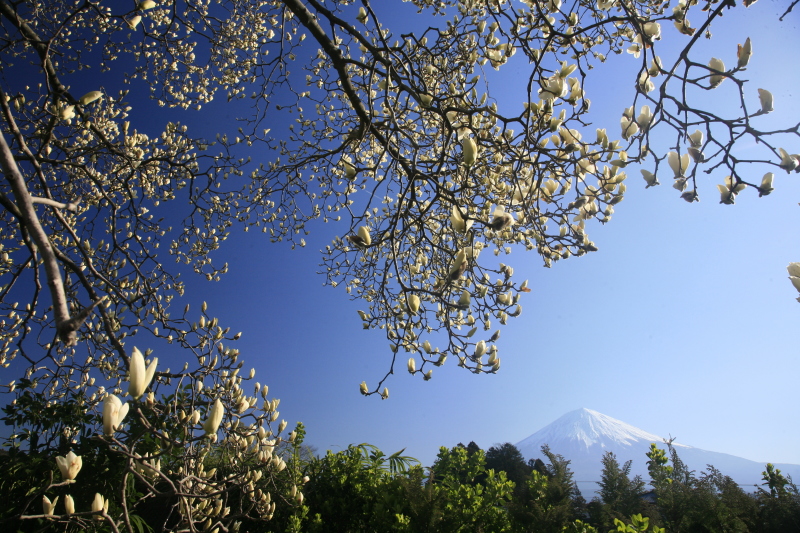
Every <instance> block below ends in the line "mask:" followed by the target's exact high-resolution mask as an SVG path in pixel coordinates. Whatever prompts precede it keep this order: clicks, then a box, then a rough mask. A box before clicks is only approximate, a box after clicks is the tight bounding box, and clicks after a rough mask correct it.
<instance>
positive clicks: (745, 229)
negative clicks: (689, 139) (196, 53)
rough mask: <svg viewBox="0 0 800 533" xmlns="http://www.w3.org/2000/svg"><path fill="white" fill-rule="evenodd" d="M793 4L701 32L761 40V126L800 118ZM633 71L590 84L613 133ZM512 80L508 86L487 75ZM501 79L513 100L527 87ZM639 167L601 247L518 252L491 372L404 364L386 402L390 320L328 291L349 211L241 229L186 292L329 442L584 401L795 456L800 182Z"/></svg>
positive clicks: (499, 424)
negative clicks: (211, 271) (656, 181)
mask: <svg viewBox="0 0 800 533" xmlns="http://www.w3.org/2000/svg"><path fill="white" fill-rule="evenodd" d="M387 4H388V3H387ZM781 5H782V4H779V3H777V2H771V1H768V0H762V2H759V3H758V4H756V5H755V6H753V7H752V8H750V9H749V10H744V9H742V8H738V9H736V10H734V11H733V12H731V13H729V14H727V15H726V16H725V17H724V19H723V20H722V21H721V23H720V24H717V26H716V27H715V28H714V39H713V40H712V41H709V42H708V43H706V42H703V43H701V46H702V47H703V48H702V50H704V51H707V52H708V57H703V56H702V54H700V55H699V56H697V57H698V61H701V62H706V61H707V60H708V59H710V58H711V57H712V56H716V57H720V58H721V59H723V61H725V62H726V64H728V65H733V64H735V61H736V43H741V42H744V39H745V38H747V37H748V36H749V37H751V38H752V40H753V49H754V54H753V58H752V59H751V62H750V66H749V67H748V70H747V78H748V79H752V80H755V81H754V82H753V83H751V84H749V85H748V87H749V89H748V91H749V94H750V96H751V101H752V102H753V103H751V106H757V93H756V89H757V88H766V89H769V90H771V91H772V93H773V94H774V97H775V108H776V111H775V112H774V113H773V114H771V115H769V116H766V117H763V118H762V119H761V120H762V121H763V122H762V123H761V124H764V125H765V126H764V127H765V129H766V125H769V126H776V125H783V126H786V125H794V124H795V123H797V121H798V120H800V113H798V111H799V110H800V106H798V104H797V96H798V95H797V94H796V91H797V89H796V88H797V81H798V80H797V77H798V74H797V69H796V68H794V67H793V66H792V67H790V65H793V64H794V60H793V59H791V56H790V55H789V54H790V53H792V51H793V50H796V46H797V45H798V44H800V42H798V41H800V38H799V37H798V35H800V34H799V33H798V32H797V21H798V17H800V14H797V13H792V14H790V15H789V16H788V17H787V19H786V21H784V22H783V23H778V22H777V16H776V15H775V13H776V12H777V11H778V9H780V6H781ZM381 8H384V9H388V10H390V11H391V13H390V14H391V17H389V18H385V19H384V20H385V21H387V22H386V24H387V25H388V26H389V27H390V28H391V29H392V30H393V31H394V32H395V33H400V32H401V31H403V30H406V29H408V28H411V27H413V26H414V24H415V21H416V20H417V19H415V17H416V15H414V14H413V13H414V10H413V9H412V8H411V7H410V6H408V4H400V3H399V2H398V3H397V5H394V3H393V5H391V6H387V7H384V6H383V3H381V6H379V7H378V9H381ZM781 11H782V10H781ZM379 13H380V11H379ZM670 36H674V33H673V32H671V31H669V30H668V29H667V28H666V27H665V39H666V38H668V37H670ZM524 68H525V65H524V64H523V63H519V64H512V65H509V66H508V67H506V68H504V69H503V70H501V74H500V75H501V76H509V78H506V80H508V79H512V80H513V79H514V77H515V73H516V74H520V73H521V74H524ZM634 68H635V61H634V60H633V58H632V57H631V56H629V55H627V54H624V55H623V56H620V57H618V58H612V61H611V63H610V64H609V65H608V66H606V67H604V68H598V69H597V70H596V71H594V72H592V74H593V75H596V76H597V77H596V78H592V77H590V78H589V79H590V80H594V83H595V84H594V85H590V86H589V87H587V96H588V97H589V98H591V100H592V106H593V110H594V111H595V112H596V113H595V114H594V115H593V117H595V120H596V124H595V125H596V126H598V127H605V126H607V127H608V128H609V132H611V131H614V132H616V131H617V130H618V128H619V117H620V115H621V112H622V109H623V108H624V107H626V106H627V105H630V104H629V100H630V99H631V98H632V95H633V79H634V76H633V75H627V77H626V76H624V75H621V74H620V73H621V72H627V71H630V72H632V71H633V69H634ZM626 69H627V71H626ZM620 79H624V80H625V81H624V83H619V80H620ZM590 83H592V82H591V81H590ZM728 84H729V85H731V83H730V82H728ZM501 85H503V86H504V89H503V90H504V91H505V90H506V89H505V87H506V86H509V85H511V86H513V84H510V83H508V82H507V81H506V83H505V84H495V86H494V87H493V89H492V90H493V91H496V89H495V88H496V87H499V86H501ZM732 89H733V87H732V86H729V87H726V86H725V84H724V83H723V86H721V87H720V88H718V89H717V90H716V92H715V93H714V94H713V95H712V96H713V97H714V98H718V99H721V100H720V101H722V102H724V101H725V100H724V99H725V98H731V96H732V95H733V91H732ZM726 91H727V92H726ZM492 94H493V96H495V97H496V98H497V99H498V101H499V103H500V106H501V109H502V106H503V105H517V104H516V103H515V102H521V100H522V97H521V96H519V95H517V94H516V93H513V92H510V91H509V92H508V93H498V92H493V93H492ZM732 105H736V104H735V103H733V104H732ZM231 129H233V127H232V128H231ZM589 131H590V132H592V133H593V131H594V129H593V128H592V129H591V130H589ZM273 133H275V134H277V133H278V132H277V131H275V130H273ZM615 135H618V133H615ZM748 148H749V147H747V146H742V147H740V149H741V150H747V149H748ZM786 148H787V149H788V150H789V151H790V152H797V151H800V146H787V147H786ZM627 170H628V175H629V180H628V182H627V183H628V193H627V195H626V198H625V200H624V201H623V202H622V203H621V204H619V205H618V206H617V209H616V213H615V214H614V217H613V220H612V221H611V223H609V224H608V225H606V226H604V227H597V228H594V229H593V230H592V231H591V236H592V239H593V240H594V241H595V243H596V244H597V245H598V247H599V248H600V251H599V252H597V253H592V254H589V255H588V256H584V257H582V258H572V259H570V260H568V261H562V262H559V263H557V264H556V265H555V266H554V267H553V268H552V269H546V268H543V267H542V263H541V260H540V258H539V256H538V255H536V254H534V253H525V252H524V251H516V252H515V253H513V254H512V256H511V257H510V258H508V261H507V262H509V263H510V264H513V265H514V266H515V269H516V273H515V278H517V279H519V280H522V279H526V278H527V279H529V280H530V285H529V286H530V288H531V289H532V292H531V293H529V294H527V295H525V296H524V298H523V299H522V301H521V303H522V305H523V308H524V311H523V314H522V316H521V317H519V318H517V319H515V320H511V321H510V324H509V326H507V327H505V328H504V329H503V332H502V336H501V339H500V342H499V344H498V347H499V349H500V356H501V358H502V369H501V371H500V372H499V373H498V374H497V375H481V376H476V375H474V374H471V373H469V372H466V371H464V370H463V369H460V368H458V367H457V366H456V364H455V363H453V362H452V361H448V363H447V364H446V365H445V366H444V367H442V368H438V369H435V371H434V375H433V379H432V380H431V381H429V382H424V381H423V380H422V379H420V378H419V376H415V377H411V376H410V375H408V374H407V373H406V372H405V370H404V367H405V364H404V363H401V364H400V365H399V368H400V369H401V372H400V373H399V374H398V375H396V376H394V377H392V378H391V379H390V381H389V382H388V386H389V389H390V393H391V396H390V398H389V399H388V400H387V401H380V400H379V399H377V398H376V397H374V396H373V397H370V398H364V397H362V396H361V395H360V394H359V393H358V384H359V383H360V382H361V381H362V380H366V381H367V382H368V383H370V384H372V383H374V382H376V381H377V380H378V379H379V378H380V377H381V376H382V375H383V373H384V372H385V370H386V369H387V368H388V364H389V361H390V357H391V353H390V351H389V349H388V343H387V341H386V340H385V338H384V337H383V335H382V332H380V331H377V330H374V331H364V330H362V328H361V321H360V320H359V318H358V315H357V313H356V311H357V310H358V309H360V308H363V307H364V306H363V305H361V304H359V303H358V302H351V301H349V299H348V295H347V294H346V293H345V291H344V290H343V289H331V288H329V287H322V283H323V281H324V278H323V277H322V276H320V275H317V274H315V272H316V271H317V270H318V269H319V268H318V266H317V265H318V262H319V257H320V256H319V253H318V250H320V249H321V248H323V247H324V246H325V245H326V244H328V243H329V242H330V240H331V239H332V238H333V236H334V235H336V234H339V235H342V234H343V233H344V232H346V230H347V228H346V227H345V226H344V224H341V225H339V226H336V225H324V224H321V223H320V224H314V225H311V231H312V233H311V235H310V236H309V237H307V238H306V241H307V242H308V246H307V247H306V248H304V249H297V250H294V251H292V250H289V249H288V246H284V245H280V244H278V245H271V244H270V243H269V242H268V239H267V238H266V237H264V236H263V235H262V234H260V233H258V234H256V233H248V234H244V233H239V234H236V235H234V237H233V238H232V239H231V240H230V241H229V242H228V243H226V244H225V245H224V247H223V249H222V252H221V254H222V255H224V256H225V260H227V261H228V262H229V264H230V273H229V274H228V275H227V276H225V277H224V279H223V280H222V281H221V282H219V283H208V282H206V281H205V280H201V279H199V278H197V277H194V276H191V275H189V276H187V277H186V278H185V281H186V282H187V293H188V294H193V300H194V297H198V296H199V298H200V299H205V300H207V301H208V302H209V305H210V309H209V311H210V312H212V313H214V314H215V316H218V317H219V318H220V321H221V324H222V325H223V326H226V325H227V326H231V327H232V329H234V330H242V331H243V332H244V334H243V336H242V339H241V340H240V341H239V343H238V347H239V349H240V350H241V351H242V354H243V356H244V359H245V361H246V366H247V367H249V366H254V367H255V368H256V370H257V379H259V380H260V381H261V382H262V383H267V384H269V386H270V390H271V393H270V394H271V395H274V396H275V397H278V398H281V400H282V403H281V409H280V410H281V417H282V418H286V419H287V420H288V421H289V422H290V424H293V423H294V422H296V421H298V420H299V421H303V423H304V424H305V425H306V427H307V430H308V436H307V443H309V444H312V445H314V446H316V447H317V448H318V449H319V451H320V452H323V451H324V450H326V449H333V450H338V449H341V448H343V447H346V446H347V445H348V444H350V443H361V442H369V443H372V444H375V445H377V446H379V447H380V448H381V449H383V450H384V451H385V452H387V453H392V452H395V451H397V450H399V449H401V448H406V453H407V454H410V455H412V456H415V457H417V458H418V459H420V460H421V461H422V462H423V463H424V464H427V465H429V464H431V463H432V461H433V459H434V457H435V454H436V452H437V449H438V447H439V446H453V445H455V444H456V443H458V442H464V443H467V442H469V441H470V440H474V441H475V442H477V443H478V444H479V445H481V446H482V447H484V448H487V447H489V446H490V445H492V444H494V443H500V442H506V441H510V442H517V441H519V440H521V439H523V438H525V437H527V436H528V435H530V434H531V433H533V432H534V431H536V430H538V429H539V428H541V427H543V426H544V425H546V424H548V423H550V422H551V421H553V420H555V419H556V418H558V417H559V416H561V415H562V414H564V413H566V412H567V411H570V410H573V409H577V408H579V407H588V408H591V409H595V410H597V411H600V412H602V413H605V414H608V415H610V416H613V417H615V418H619V419H621V420H623V421H625V422H627V423H630V424H632V425H635V426H638V427H641V428H642V429H645V430H647V431H650V432H653V433H657V434H661V435H664V436H667V435H672V436H673V437H677V438H678V441H679V442H682V443H685V444H689V445H693V446H696V447H700V448H705V449H709V450H714V451H719V452H726V453H730V454H734V455H738V456H742V457H745V458H748V459H752V460H756V461H763V462H767V461H771V462H789V463H800V449H799V448H798V447H797V445H796V443H797V442H798V441H800V424H798V421H799V420H800V419H799V418H798V414H800V403H799V402H798V400H797V398H798V396H797V392H798V390H799V389H800V387H798V376H800V357H798V355H800V346H799V345H798V331H800V328H799V327H798V324H799V323H800V304H799V303H798V302H797V301H795V298H796V296H797V293H796V291H795V290H794V288H793V287H792V285H791V284H790V282H789V280H788V279H787V273H786V265H787V264H788V263H789V262H790V261H800V233H799V232H798V231H797V228H799V227H800V208H799V207H798V203H797V202H798V199H800V177H798V176H797V175H795V174H793V175H791V176H789V175H787V174H785V173H784V172H782V171H778V172H776V178H775V188H776V190H775V192H774V193H773V194H772V195H771V196H768V197H764V198H758V197H757V194H754V193H752V191H749V192H747V191H746V192H745V193H743V194H740V195H739V197H738V198H737V202H736V205H735V206H726V205H721V204H719V203H718V202H719V194H718V192H717V190H716V187H715V184H716V183H721V182H722V179H723V178H724V176H722V175H719V176H717V175H713V176H712V177H704V178H703V182H702V185H701V189H700V191H699V194H700V198H701V201H700V203H695V204H691V205H690V204H687V203H686V202H684V201H683V200H681V199H680V198H679V193H678V192H677V191H675V190H674V189H673V188H671V183H670V181H671V180H668V179H662V183H664V184H663V185H661V186H659V187H656V188H654V189H648V190H645V189H644V185H645V184H644V181H643V180H642V179H641V176H640V174H639V172H638V170H637V169H635V168H629V169H627ZM754 171H755V170H754ZM763 172H766V169H763V170H760V173H759V174H758V176H760V175H761V174H762V173H763ZM758 179H760V178H758ZM222 255H220V257H222ZM180 305H181V304H178V306H179V307H180ZM407 357H408V355H407V354H403V355H402V357H401V358H400V361H401V362H403V361H405V359H406V358H407Z"/></svg>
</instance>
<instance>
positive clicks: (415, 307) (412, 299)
mask: <svg viewBox="0 0 800 533" xmlns="http://www.w3.org/2000/svg"><path fill="white" fill-rule="evenodd" d="M406 302H407V304H408V312H409V313H411V314H412V315H416V314H417V313H418V312H419V296H417V295H416V294H409V295H408V297H407V298H406Z"/></svg>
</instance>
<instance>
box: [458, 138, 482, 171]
mask: <svg viewBox="0 0 800 533" xmlns="http://www.w3.org/2000/svg"><path fill="white" fill-rule="evenodd" d="M461 152H462V161H463V162H464V164H465V165H466V166H468V167H471V166H472V165H474V164H475V159H476V158H477V156H478V145H477V144H476V143H475V139H473V138H472V137H464V139H463V140H462V141H461Z"/></svg>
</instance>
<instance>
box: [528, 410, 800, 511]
mask: <svg viewBox="0 0 800 533" xmlns="http://www.w3.org/2000/svg"><path fill="white" fill-rule="evenodd" d="M653 442H654V443H656V444H657V445H658V447H659V448H662V449H666V448H667V445H666V444H665V442H664V439H663V438H662V437H660V436H658V435H655V434H653V433H648V432H647V431H644V430H642V429H639V428H637V427H634V426H631V425H630V424H626V423H625V422H622V421H620V420H617V419H616V418H612V417H610V416H607V415H604V414H602V413H598V412H597V411H592V410H591V409H578V410H576V411H571V412H569V413H567V414H565V415H564V416H562V417H561V418H559V419H558V420H556V421H555V422H553V423H551V424H549V425H547V426H545V427H544V428H542V429H540V430H539V431H537V432H536V433H534V434H532V435H531V436H529V437H528V438H526V439H523V440H521V441H520V442H518V443H517V445H516V446H517V448H518V449H519V451H520V452H521V453H522V455H523V456H524V457H525V458H526V459H535V458H541V459H542V460H546V458H545V457H544V454H542V452H541V448H542V446H543V445H548V446H549V447H550V450H551V451H552V452H553V453H557V454H560V455H562V456H564V458H565V459H568V460H569V461H570V468H571V469H572V471H573V472H574V473H575V476H574V479H575V480H576V481H579V483H578V486H579V488H580V489H581V491H582V492H583V493H584V495H585V496H586V497H587V498H589V499H590V498H591V494H592V493H593V492H594V491H596V490H597V484H596V482H597V481H599V480H600V474H601V472H602V463H601V460H602V458H603V455H604V454H605V452H609V451H610V452H613V453H614V454H615V455H616V457H617V460H618V461H619V464H620V465H622V464H624V463H625V462H626V461H628V460H631V461H632V468H631V475H632V476H633V475H640V476H642V478H643V479H644V480H645V481H648V480H649V475H648V472H647V457H646V455H645V454H646V453H647V451H648V450H649V449H650V444H651V443H653ZM673 446H674V448H675V450H676V451H677V452H678V456H679V457H680V458H681V460H682V461H683V462H684V463H685V464H686V465H687V466H688V467H689V468H690V469H692V470H695V475H696V476H698V477H699V475H700V474H701V472H702V471H704V470H706V467H707V465H709V464H710V465H713V466H714V467H715V468H717V469H719V470H720V472H722V473H723V474H724V475H727V476H730V477H731V478H733V479H734V481H736V482H737V483H739V484H740V485H741V486H742V488H744V489H745V490H755V488H754V487H755V486H756V485H760V484H761V483H762V480H761V472H763V471H764V463H759V462H756V461H750V460H748V459H743V458H741V457H736V456H733V455H729V454H725V453H718V452H711V451H707V450H701V449H699V448H694V447H692V446H687V445H685V444H681V443H678V442H674V443H673ZM775 466H776V467H778V468H780V469H781V471H782V472H783V473H784V474H788V475H791V476H792V477H793V479H794V481H795V482H797V481H800V465H789V464H776V465H775Z"/></svg>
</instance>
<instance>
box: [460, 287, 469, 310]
mask: <svg viewBox="0 0 800 533" xmlns="http://www.w3.org/2000/svg"><path fill="white" fill-rule="evenodd" d="M471 301H472V297H471V296H470V294H469V291H468V290H466V289H465V290H463V291H462V292H461V297H460V298H459V299H458V307H461V308H464V309H466V308H467V307H469V305H470V302H471Z"/></svg>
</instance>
